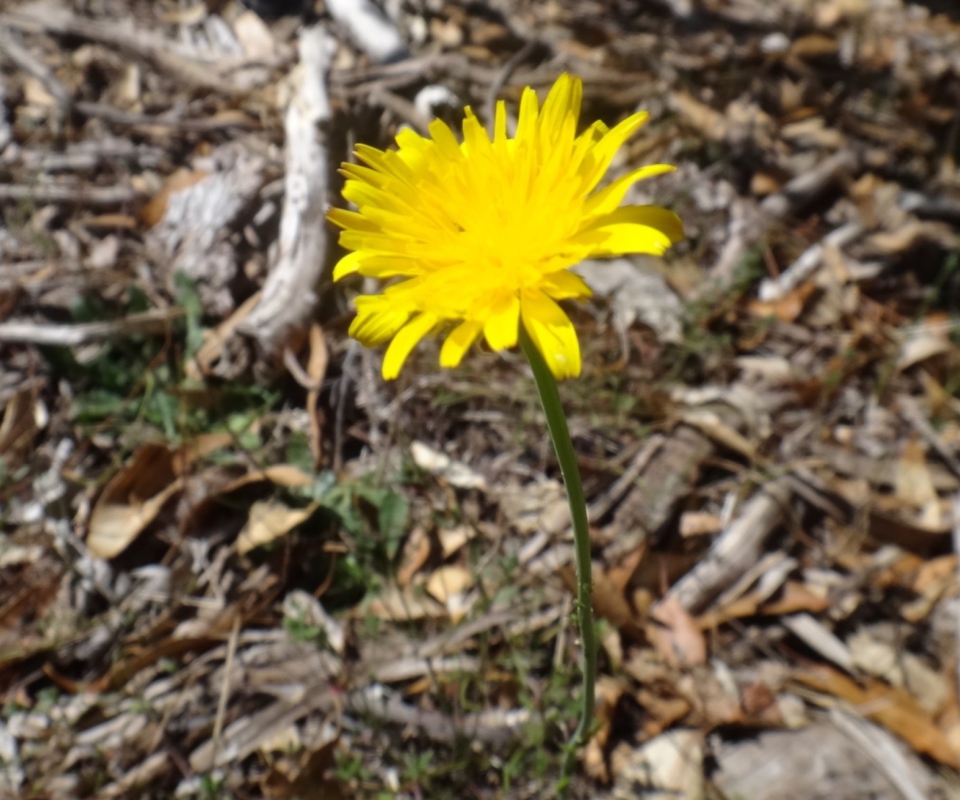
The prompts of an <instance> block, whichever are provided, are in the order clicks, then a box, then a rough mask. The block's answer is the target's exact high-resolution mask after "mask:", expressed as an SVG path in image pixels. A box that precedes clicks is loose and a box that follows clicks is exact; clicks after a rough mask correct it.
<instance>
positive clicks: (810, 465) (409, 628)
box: [0, 0, 960, 800]
mask: <svg viewBox="0 0 960 800" xmlns="http://www.w3.org/2000/svg"><path fill="white" fill-rule="evenodd" d="M564 71H567V72H570V73H572V74H575V75H578V76H580V77H581V79H582V80H583V83H584V112H583V118H584V120H585V122H590V121H592V120H594V119H602V120H604V121H605V122H607V123H610V124H612V123H615V122H617V121H619V120H620V119H623V118H624V117H625V116H627V115H628V114H630V113H632V112H634V111H635V110H637V109H638V108H643V109H646V110H648V111H649V112H650V115H651V120H650V122H649V123H648V124H647V125H646V126H645V127H644V128H643V129H642V130H641V131H640V132H639V133H638V134H637V135H636V136H635V137H634V138H633V139H631V141H630V142H629V144H628V145H627V147H626V148H625V149H624V151H623V153H622V154H621V156H620V157H619V158H618V160H617V161H616V162H615V165H614V168H613V170H612V172H613V175H614V176H616V175H618V174H622V173H623V172H626V171H627V170H628V169H630V168H634V167H636V166H638V165H642V164H644V163H657V162H667V163H671V164H675V165H677V167H678V169H677V171H676V172H674V173H671V174H669V175H666V176H662V177H660V178H657V179H656V180H652V181H648V182H644V183H642V184H639V185H638V187H637V189H636V190H635V191H634V192H633V193H632V194H631V195H630V197H629V198H628V199H629V200H630V201H631V202H653V203H656V204H658V205H663V206H666V207H668V208H671V209H673V210H674V211H676V212H677V213H678V214H679V215H680V216H681V218H682V219H683V221H684V224H685V227H686V233H687V238H686V240H685V241H684V242H683V243H681V244H680V245H678V246H677V247H675V248H673V250H671V251H670V252H669V253H668V254H667V256H666V258H665V259H663V260H660V259H653V258H645V257H637V258H623V259H618V260H614V261H605V262H596V263H592V262H591V263H585V264H583V265H582V266H581V267H580V268H578V271H579V272H580V273H581V274H582V275H583V277H584V278H585V279H586V280H587V282H588V283H590V285H591V286H593V287H594V289H595V291H596V296H595V298H594V299H593V300H591V301H590V302H589V303H588V304H586V305H584V306H582V307H579V308H572V307H571V308H570V309H569V311H570V313H571V315H572V316H573V319H574V322H575V324H576V325H577V328H578V332H579V334H580V339H581V344H582V347H583V350H584V364H585V368H584V371H583V375H582V376H581V377H580V378H579V379H577V380H574V381H569V382H565V383H564V384H563V385H562V386H561V391H562V395H563V399H564V403H565V405H566V408H567V412H568V416H569V419H570V426H571V432H572V434H573V437H574V443H575V447H576V449H577V452H578V455H579V458H580V465H581V470H582V472H583V476H584V480H585V484H586V490H587V495H588V502H589V505H590V519H591V527H592V531H591V533H592V537H593V544H594V547H593V558H594V561H593V574H594V579H595V591H594V607H595V611H596V613H597V616H598V618H599V622H598V632H599V636H600V640H601V654H600V658H601V670H600V671H601V679H600V683H599V686H598V713H597V724H596V731H595V734H594V735H593V737H592V739H591V741H590V744H589V746H588V747H586V748H585V749H584V750H583V752H582V753H581V754H580V764H579V770H578V774H577V776H576V779H575V781H574V783H573V785H572V787H571V791H570V793H569V796H570V797H574V798H609V799H610V800H628V799H629V798H645V799H646V800H667V798H671V799H672V800H698V799H700V798H714V799H717V800H719V799H720V798H727V799H728V800H735V799H737V800H818V799H820V798H824V799H825V798H830V800H866V799H872V800H924V799H925V798H942V799H943V800H946V799H947V798H960V702H958V687H960V683H958V652H960V648H958V632H960V599H958V597H960V594H958V592H960V580H958V558H957V553H958V552H960V399H958V397H957V394H958V391H960V238H958V232H960V170H958V168H957V160H958V158H960V4H958V3H956V2H954V0H928V2H924V3H921V2H905V0H764V1H761V0H649V2H642V3H641V2H628V1H627V0H582V1H579V2H578V1H577V0H547V1H546V2H529V1H523V2H505V1H503V0H490V1H489V2H458V1H457V0H384V2H382V3H380V4H378V5H369V6H368V5H365V4H364V3H361V2H358V1H357V2H344V0H337V2H334V1H333V0H326V2H324V1H323V0H318V2H317V3H316V4H315V5H314V4H313V3H312V2H309V0H304V1H303V2H301V1H300V0H291V1H290V2H279V0H273V1H272V2H271V0H257V2H252V0H251V1H250V2H247V3H245V4H241V3H239V2H237V0H206V2H202V1H201V0H128V1H127V0H75V1H74V2H72V3H70V2H67V0H62V1H61V2H47V1H46V0H44V1H43V2H20V0H0V700H2V702H0V706H2V707H0V797H2V798H7V797H9V798H37V799H39V798H51V799H52V800H54V799H59V798H204V799H209V800H212V799H213V798H237V800H245V799H246V798H284V799H285V798H289V799H290V800H293V798H302V799H303V800H320V798H324V799H325V800H346V799H347V798H378V799H379V798H411V799H413V800H420V798H426V799H429V800H442V799H443V798H457V799H458V800H466V798H478V799H479V798H484V799H489V800H493V799H494V798H503V799H504V800H520V798H549V797H553V796H555V795H554V790H553V787H554V784H555V782H556V779H557V775H558V770H559V763H560V760H561V757H562V753H563V743H564V742H565V741H566V740H567V739H568V738H569V735H570V733H571V732H572V730H573V728H574V727H575V725H576V722H577V710H578V703H577V697H578V693H579V691H580V688H579V666H578V660H579V650H578V643H577V635H576V625H575V620H574V619H573V614H572V612H573V602H572V599H573V590H574V572H573V548H572V539H571V533H570V530H569V520H568V515H567V512H566V506H565V495H564V492H563V486H562V484H561V483H560V479H559V472H558V469H557V466H556V462H555V460H554V457H553V453H552V451H551V448H550V444H549V440H548V439H547V436H546V430H545V423H544V420H543V416H542V412H541V411H540V409H539V406H538V402H537V397H536V394H535V390H534V387H533V383H532V380H531V379H530V375H529V371H528V369H527V367H526V366H525V364H524V362H523V360H522V357H521V356H520V355H519V354H517V353H503V354H496V353H491V352H489V351H488V350H486V349H484V348H478V349H477V350H476V351H475V352H473V353H471V354H470V356H469V357H468V358H467V359H465V361H464V364H463V365H462V366H461V367H460V368H458V369H456V370H451V371H446V370H445V371H440V370H438V368H437V367H436V363H437V347H436V344H435V343H430V342H427V343H425V344H424V345H423V346H422V347H420V348H419V349H418V350H417V352H416V353H415V354H414V355H413V356H412V357H411V360H410V362H409V363H408V364H407V366H406V367H405V370H404V373H403V374H402V376H401V378H400V380H398V381H396V382H393V383H389V384H388V383H385V382H384V381H383V380H382V379H381V377H380V360H381V357H382V353H381V352H378V351H371V350H367V349H364V348H362V347H360V346H359V345H358V344H357V343H356V342H353V341H352V340H351V339H350V338H349V337H348V336H347V327H348V325H349V322H350V320H351V318H352V313H353V312H352V305H351V299H352V298H353V297H355V296H356V294H358V293H359V292H360V291H361V289H362V284H361V283H359V282H349V281H348V282H344V283H342V284H340V283H338V284H337V285H336V286H334V285H333V284H332V282H331V265H332V264H333V263H334V262H335V261H336V259H337V258H338V257H339V255H341V253H340V251H339V250H338V247H337V245H336V238H335V234H334V231H333V229H332V228H331V227H330V226H329V225H328V224H327V223H326V222H325V221H324V214H325V213H326V210H327V209H328V208H329V207H330V206H331V205H334V206H343V205H344V202H343V200H342V198H341V197H340V195H339V192H340V188H341V180H342V179H341V178H340V177H339V176H338V175H337V174H336V168H337V166H338V164H339V163H340V162H341V161H343V160H345V159H348V158H349V157H350V156H349V154H350V152H351V150H352V148H353V146H354V145H355V144H356V143H360V142H363V143H368V144H371V145H374V146H377V147H388V146H390V143H391V141H392V138H393V136H394V135H395V134H396V132H397V131H398V130H399V129H400V127H401V126H411V127H413V128H414V129H417V130H423V129H425V126H426V125H427V124H428V122H429V120H430V119H431V118H432V117H434V116H440V117H442V118H444V119H446V120H447V121H449V122H451V124H455V123H457V122H458V121H459V120H460V119H461V118H462V115H463V112H462V107H463V106H464V105H471V106H472V107H473V108H474V109H475V111H476V113H477V114H478V116H479V117H480V118H481V119H482V120H484V121H486V120H489V118H490V116H491V111H492V109H493V107H494V103H495V101H496V100H497V99H498V98H503V99H505V100H506V101H507V104H508V107H509V109H510V111H511V113H515V111H516V102H517V100H518V98H519V96H520V91H521V90H522V88H523V87H524V86H528V85H529V86H533V87H534V88H536V89H537V90H538V91H541V92H544V91H546V89H547V87H549V85H550V84H551V83H552V82H553V81H554V80H555V79H556V77H557V76H558V75H559V74H561V73H562V72H564ZM368 291H369V288H368Z"/></svg>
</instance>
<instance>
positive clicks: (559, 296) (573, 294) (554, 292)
mask: <svg viewBox="0 0 960 800" xmlns="http://www.w3.org/2000/svg"><path fill="white" fill-rule="evenodd" d="M540 288H541V289H542V290H543V293H544V294H546V295H547V296H548V297H552V298H553V299H554V300H571V299H573V298H581V297H590V296H591V295H593V291H592V290H591V289H590V287H589V286H587V284H586V283H584V281H583V278H581V277H580V276H579V275H576V274H574V273H573V272H569V271H567V270H565V269H564V270H558V271H557V272H554V273H552V274H550V275H547V276H546V277H544V279H543V280H542V281H541V282H540Z"/></svg>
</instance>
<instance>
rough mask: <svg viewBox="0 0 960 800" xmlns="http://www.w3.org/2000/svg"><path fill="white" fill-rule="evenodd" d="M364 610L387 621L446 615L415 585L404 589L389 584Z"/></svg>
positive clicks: (438, 605) (440, 607)
mask: <svg viewBox="0 0 960 800" xmlns="http://www.w3.org/2000/svg"><path fill="white" fill-rule="evenodd" d="M366 611H367V613H368V614H371V615H373V616H374V617H376V618H377V619H382V620H387V621H389V622H413V621H415V620H419V619H443V618H445V617H447V616H448V614H447V609H446V608H444V607H443V606H442V605H440V603H438V602H437V601H436V600H434V599H433V598H431V597H430V596H428V595H427V594H425V593H424V592H423V590H422V589H421V588H419V587H415V586H411V587H408V588H406V589H401V588H399V587H397V586H391V587H390V588H388V589H386V590H385V591H383V592H381V593H380V594H379V595H377V596H376V597H374V598H373V599H372V600H371V601H370V602H369V603H367V606H366ZM358 613H359V612H358Z"/></svg>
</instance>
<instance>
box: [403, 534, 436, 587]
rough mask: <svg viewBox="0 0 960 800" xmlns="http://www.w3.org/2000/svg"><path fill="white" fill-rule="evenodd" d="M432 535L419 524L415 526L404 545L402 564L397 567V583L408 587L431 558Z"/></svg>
mask: <svg viewBox="0 0 960 800" xmlns="http://www.w3.org/2000/svg"><path fill="white" fill-rule="evenodd" d="M430 550H431V547H430V537H429V536H427V534H426V531H424V529H423V528H421V527H420V526H419V525H418V526H417V527H416V528H414V529H413V530H412V531H411V532H410V535H409V536H408V537H407V541H406V542H405V543H404V545H403V553H402V555H401V556H400V566H399V567H397V584H398V585H399V586H401V587H406V586H407V585H408V584H409V583H410V581H411V580H413V576H414V575H416V574H417V573H418V572H419V571H420V570H421V569H422V568H423V565H424V564H426V563H427V559H428V558H430Z"/></svg>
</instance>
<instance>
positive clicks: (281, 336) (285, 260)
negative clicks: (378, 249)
mask: <svg viewBox="0 0 960 800" xmlns="http://www.w3.org/2000/svg"><path fill="white" fill-rule="evenodd" d="M333 53H334V44H333V41H332V40H331V39H330V37H329V36H328V35H327V33H326V31H325V30H324V29H323V28H322V27H321V26H315V27H312V28H308V29H307V30H305V31H304V32H303V33H302V34H301V36H300V65H299V67H298V68H297V70H296V72H295V74H294V76H293V81H292V83H293V87H292V91H291V93H290V98H289V101H288V103H287V109H286V115H285V118H284V129H285V132H286V141H287V147H286V178H285V190H286V200H285V202H284V208H283V217H282V218H281V220H280V241H279V248H278V250H277V253H276V257H275V258H274V259H273V265H272V268H271V270H270V275H269V276H268V277H267V281H266V283H265V284H264V287H263V292H262V293H261V296H260V303H259V305H257V307H256V308H255V309H254V310H253V312H252V313H251V314H250V316H249V317H247V319H246V320H244V322H243V324H242V325H241V326H240V330H241V332H243V333H245V334H248V335H249V336H251V337H252V338H254V339H255V340H256V341H257V342H258V343H259V345H260V347H261V349H262V350H263V351H264V352H265V353H271V354H272V353H276V352H278V351H279V350H280V348H281V347H282V345H283V344H284V342H285V341H286V337H287V335H288V334H289V332H290V331H291V330H293V329H294V328H296V327H299V326H301V325H303V324H304V323H305V322H306V321H307V319H308V318H309V316H310V314H311V313H312V311H313V309H314V307H315V306H316V302H317V293H316V285H317V281H318V280H319V278H320V274H321V272H322V270H323V266H324V257H325V255H326V251H327V223H326V220H325V212H326V204H327V171H328V169H329V166H330V165H329V164H328V163H327V148H326V145H325V142H324V131H323V127H324V126H325V124H326V123H327V122H328V121H329V119H330V116H331V110H330V100H329V98H328V96H327V86H326V77H327V70H328V69H329V66H330V60H331V58H332V57H333Z"/></svg>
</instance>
